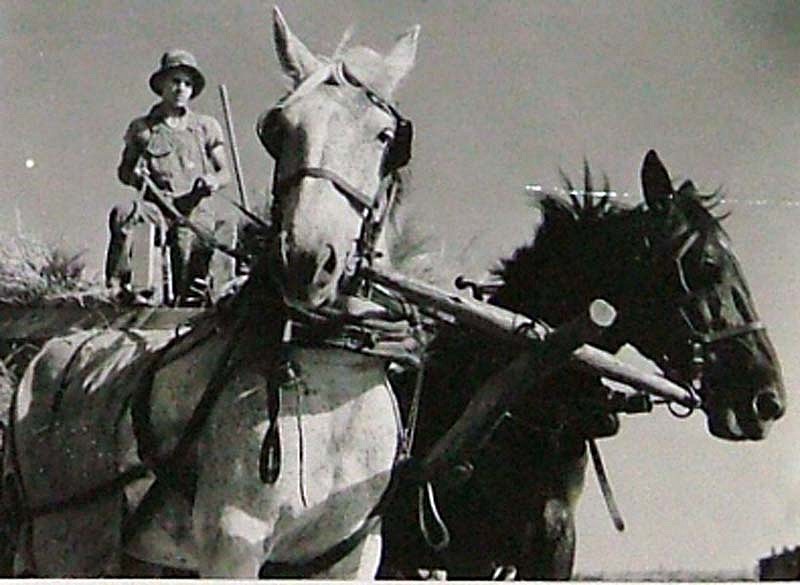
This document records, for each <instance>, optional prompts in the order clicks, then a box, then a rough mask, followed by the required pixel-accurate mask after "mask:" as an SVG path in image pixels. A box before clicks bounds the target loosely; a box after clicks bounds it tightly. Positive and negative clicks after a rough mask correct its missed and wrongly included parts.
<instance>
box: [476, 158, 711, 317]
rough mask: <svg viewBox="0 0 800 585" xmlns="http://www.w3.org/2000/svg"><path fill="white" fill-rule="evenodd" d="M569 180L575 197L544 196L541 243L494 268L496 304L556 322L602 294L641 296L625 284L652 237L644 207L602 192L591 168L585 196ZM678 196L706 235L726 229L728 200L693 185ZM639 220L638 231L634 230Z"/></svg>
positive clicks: (606, 190)
mask: <svg viewBox="0 0 800 585" xmlns="http://www.w3.org/2000/svg"><path fill="white" fill-rule="evenodd" d="M564 182H565V188H566V190H567V192H568V194H569V199H568V200H567V199H565V198H564V197H563V196H560V195H558V194H553V193H550V194H545V195H543V196H542V195H539V196H537V197H536V204H537V205H538V207H539V208H540V209H541V212H542V219H541V223H540V225H539V227H538V228H537V230H536V232H535V237H534V239H533V240H532V242H530V243H529V244H528V245H525V246H522V247H520V248H518V249H517V250H516V251H515V252H514V253H513V255H512V256H511V257H510V258H507V259H504V260H502V261H501V262H500V265H499V266H498V267H496V268H494V269H493V270H492V273H493V274H494V275H495V277H496V278H497V279H499V281H500V282H501V286H500V288H499V290H498V291H497V293H496V295H495V296H494V298H493V299H492V302H494V303H496V304H498V305H501V306H503V307H506V308H509V309H513V310H516V311H519V312H522V313H524V314H526V315H528V316H530V317H537V318H541V319H544V320H546V321H548V322H550V323H552V324H554V325H555V324H559V323H562V322H564V321H565V320H567V319H569V318H571V317H574V316H575V314H576V311H578V310H580V309H581V308H582V307H586V306H588V304H589V302H591V300H592V298H593V297H596V296H597V295H598V294H599V293H602V292H604V291H608V293H607V294H610V295H611V296H617V295H619V294H622V292H623V291H629V292H634V293H635V292H636V288H635V287H627V286H625V279H626V278H630V276H629V275H630V273H631V271H632V270H635V269H637V264H640V263H637V262H635V259H636V252H637V251H638V246H639V245H640V242H639V241H636V239H635V237H636V236H639V237H644V234H643V230H644V229H646V223H645V222H647V213H646V212H647V209H646V207H645V204H644V203H641V204H639V205H637V206H635V207H631V206H626V205H624V204H622V203H619V202H618V201H617V200H616V199H614V198H612V196H611V193H612V192H611V190H610V188H609V186H608V184H607V183H606V185H605V186H604V188H603V190H602V191H600V192H596V191H594V190H593V182H592V177H591V172H590V170H589V168H588V165H587V166H586V167H585V180H584V188H583V192H582V193H579V192H578V191H577V190H576V189H575V188H574V187H573V186H572V183H571V182H570V181H569V180H568V179H566V178H564ZM674 197H675V200H676V202H677V203H678V206H679V208H680V209H681V211H682V212H683V213H684V215H685V217H686V219H687V220H688V222H689V223H690V224H691V225H693V226H694V227H695V228H696V229H698V230H699V231H700V232H701V233H708V232H713V231H716V230H722V227H721V225H720V221H721V220H722V219H724V218H725V217H726V216H722V217H717V216H715V215H713V214H712V213H711V211H712V210H713V209H714V208H716V207H717V206H718V205H719V204H720V203H721V202H722V195H721V193H720V192H719V191H716V192H713V193H710V194H703V193H700V192H698V191H697V189H696V188H695V186H694V184H693V183H691V182H690V181H686V182H685V183H683V185H682V186H681V187H680V188H679V189H678V190H677V191H676V192H675V194H674ZM631 222H634V223H635V224H636V229H634V230H631V229H630V227H628V226H629V224H630V223H631ZM623 228H625V229H623ZM609 300H611V299H609Z"/></svg>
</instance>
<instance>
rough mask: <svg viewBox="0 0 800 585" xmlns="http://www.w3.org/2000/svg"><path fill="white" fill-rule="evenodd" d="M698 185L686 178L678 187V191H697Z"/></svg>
mask: <svg viewBox="0 0 800 585" xmlns="http://www.w3.org/2000/svg"><path fill="white" fill-rule="evenodd" d="M696 192H697V187H695V186H694V183H692V181H690V180H689V179H686V180H685V181H684V182H683V183H682V184H681V186H680V187H679V188H678V193H696Z"/></svg>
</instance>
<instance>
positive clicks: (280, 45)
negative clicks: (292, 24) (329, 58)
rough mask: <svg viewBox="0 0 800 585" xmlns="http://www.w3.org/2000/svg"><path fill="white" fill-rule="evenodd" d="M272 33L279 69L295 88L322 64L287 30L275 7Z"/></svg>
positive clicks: (287, 27) (278, 10)
mask: <svg viewBox="0 0 800 585" xmlns="http://www.w3.org/2000/svg"><path fill="white" fill-rule="evenodd" d="M272 32H273V36H274V37H275V52H276V53H277V54H278V61H280V64H281V68H282V69H283V72H284V73H285V74H286V75H288V76H289V77H291V78H292V80H293V81H294V85H295V87H297V85H298V84H299V83H300V82H301V81H303V80H304V79H305V78H306V77H308V76H309V75H311V74H312V73H313V72H314V71H316V70H317V69H318V68H319V67H320V65H322V62H321V61H320V60H319V59H317V58H316V57H315V56H314V54H313V53H312V52H311V51H309V50H308V47H306V46H305V45H304V44H303V42H302V41H301V40H300V39H298V38H297V37H296V36H295V35H294V33H293V32H292V31H291V30H290V29H289V25H287V24H286V19H284V18H283V14H281V11H280V9H279V8H278V7H277V6H275V7H274V8H273V9H272Z"/></svg>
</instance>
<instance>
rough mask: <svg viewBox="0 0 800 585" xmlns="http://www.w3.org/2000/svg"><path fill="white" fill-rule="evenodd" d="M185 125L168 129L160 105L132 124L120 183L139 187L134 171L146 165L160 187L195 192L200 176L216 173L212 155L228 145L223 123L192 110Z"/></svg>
mask: <svg viewBox="0 0 800 585" xmlns="http://www.w3.org/2000/svg"><path fill="white" fill-rule="evenodd" d="M184 122H185V123H182V124H181V125H180V127H179V128H171V127H170V126H168V125H167V124H166V122H165V121H164V115H163V112H162V108H161V106H160V104H159V105H155V106H153V108H152V109H151V110H150V111H149V112H148V113H147V115H145V116H142V117H140V118H136V119H135V120H134V121H133V122H131V123H130V125H129V126H128V130H127V132H126V133H125V149H124V150H123V152H122V160H121V161H120V164H119V167H118V169H117V171H118V175H119V178H120V180H121V181H122V182H123V183H125V184H127V185H132V186H134V187H137V188H138V187H139V186H140V182H139V181H137V179H136V177H135V175H134V174H133V169H134V168H135V166H136V165H137V164H142V165H144V168H146V169H147V170H148V171H149V174H150V178H151V179H153V182H154V183H155V184H156V186H158V187H159V188H160V189H163V190H164V191H166V192H168V193H171V194H174V195H183V194H185V193H188V192H189V191H191V190H192V186H193V185H194V183H195V181H196V180H197V179H198V178H199V177H201V176H203V175H207V174H210V173H214V172H215V169H214V164H213V162H212V161H211V152H212V151H213V150H214V149H215V148H217V147H218V146H220V145H223V144H224V138H223V134H222V128H221V127H220V125H219V122H217V120H216V119H214V118H213V117H211V116H205V115H202V114H196V113H195V112H192V111H191V110H187V112H186V114H185V116H184Z"/></svg>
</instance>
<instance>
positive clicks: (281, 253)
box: [256, 62, 413, 286]
mask: <svg viewBox="0 0 800 585" xmlns="http://www.w3.org/2000/svg"><path fill="white" fill-rule="evenodd" d="M329 80H333V81H334V82H335V83H336V84H338V85H349V86H351V87H355V88H357V89H359V90H361V91H362V92H363V93H364V95H365V96H366V97H367V99H368V100H369V101H370V102H371V103H372V104H373V105H374V106H375V107H378V108H380V109H382V110H384V111H385V112H387V113H388V114H390V115H391V116H392V117H393V118H394V119H395V123H396V126H395V134H394V137H393V139H392V141H391V142H390V143H389V144H388V145H387V147H386V151H385V153H384V160H383V164H382V170H381V174H382V176H381V181H380V184H379V185H378V188H377V190H376V192H375V193H373V194H371V195H370V194H368V193H366V192H364V191H363V190H362V189H360V188H359V187H357V186H355V185H353V184H352V183H350V182H349V181H348V180H347V179H345V178H344V177H342V175H341V174H339V173H338V172H336V171H335V170H332V169H329V168H325V167H313V166H301V167H299V168H298V169H296V170H294V172H292V173H291V174H290V175H288V176H286V177H279V176H278V171H279V165H278V164H277V163H278V161H279V160H280V156H281V148H282V142H283V139H282V138H283V137H282V136H281V130H280V126H279V122H280V121H279V116H280V112H281V110H283V109H285V108H286V107H287V106H289V105H290V104H292V103H294V102H296V101H298V100H299V99H301V98H302V97H304V96H306V95H308V94H309V93H310V92H311V91H312V90H314V89H315V88H317V87H318V86H319V85H321V84H323V83H325V82H327V81H329ZM256 132H257V134H258V137H259V139H260V141H261V143H262V145H263V146H264V148H265V149H266V150H267V152H268V153H269V154H270V155H271V156H272V157H273V158H274V159H275V161H276V164H275V172H274V176H273V184H272V194H273V196H274V198H275V201H276V202H277V201H279V200H280V199H281V197H282V196H283V195H284V194H285V193H286V192H287V191H288V190H289V189H291V188H292V187H293V186H295V185H297V184H298V183H299V182H300V181H302V180H303V179H304V178H307V177H310V178H315V179H322V180H325V181H328V182H330V183H331V184H332V185H333V186H334V187H335V188H336V192H337V193H339V194H340V195H342V196H343V197H344V198H345V199H347V200H348V201H349V202H350V204H351V205H352V206H353V207H355V208H356V210H357V211H358V212H359V213H360V215H361V217H362V224H361V229H360V233H359V236H358V239H357V240H356V241H355V244H354V250H353V252H352V254H351V256H350V257H349V259H348V260H349V261H348V263H347V265H346V269H345V274H344V276H346V277H353V276H356V275H358V273H359V272H360V270H359V269H360V267H361V266H362V264H363V263H365V262H366V263H370V262H372V260H373V258H374V256H375V255H376V250H375V246H376V242H377V239H378V236H379V234H380V233H381V231H382V229H383V227H384V224H385V222H386V219H387V218H388V216H389V212H390V210H391V208H392V206H393V204H394V202H395V200H396V196H395V195H396V192H397V177H396V174H395V171H397V170H399V169H400V168H402V167H404V166H405V165H406V164H408V162H409V160H410V159H411V141H412V138H413V126H412V124H411V121H410V120H408V119H407V118H405V117H404V116H403V115H402V114H400V112H399V111H398V110H397V109H396V108H395V107H394V106H393V105H392V104H391V103H390V102H389V101H388V100H386V99H384V98H383V97H381V96H380V95H379V94H378V93H377V92H376V91H374V90H373V89H371V88H370V87H369V86H367V85H366V84H365V83H363V82H362V81H360V80H359V79H358V78H357V77H355V76H354V75H353V74H352V72H350V71H349V70H348V69H347V67H346V65H345V64H344V63H343V62H334V63H328V64H326V65H323V66H322V67H320V68H319V69H318V70H317V71H315V72H314V73H313V74H311V75H310V76H309V77H307V78H306V79H305V80H304V81H303V82H302V83H300V85H299V86H298V87H297V88H296V89H295V90H294V91H293V92H292V93H290V94H289V95H288V96H286V97H285V98H283V99H282V100H281V101H280V102H278V104H277V105H276V106H275V107H273V108H272V109H270V110H268V111H267V112H265V113H264V114H262V116H261V117H260V118H259V120H258V123H257V125H256ZM274 214H275V205H274V204H273V215H274ZM274 220H275V218H274V217H273V221H274ZM276 224H277V225H278V226H279V227H278V230H279V234H278V257H279V258H284V260H283V261H284V263H285V248H284V246H285V240H286V236H285V232H284V231H283V230H282V229H281V228H280V221H277V222H276ZM353 280H356V279H353ZM352 286H357V284H353V285H352Z"/></svg>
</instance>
